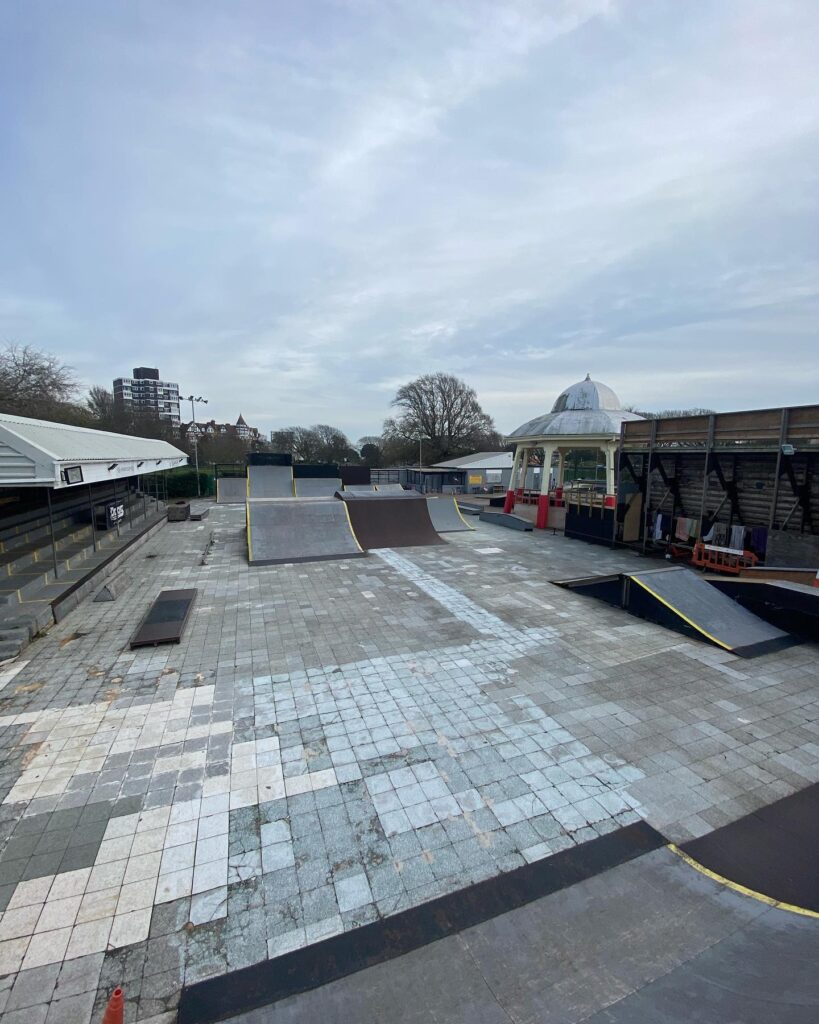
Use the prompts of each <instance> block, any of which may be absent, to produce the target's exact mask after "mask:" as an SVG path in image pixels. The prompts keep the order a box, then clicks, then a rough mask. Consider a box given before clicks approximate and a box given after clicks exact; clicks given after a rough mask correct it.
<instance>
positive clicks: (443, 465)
mask: <svg viewBox="0 0 819 1024" xmlns="http://www.w3.org/2000/svg"><path fill="white" fill-rule="evenodd" d="M435 466H436V467H437V468H438V469H467V468H468V469H511V468H512V453H511V452H475V453H474V454H472V455H462V456H461V457H460V458H459V459H450V460H449V461H448V462H436V463H435Z"/></svg>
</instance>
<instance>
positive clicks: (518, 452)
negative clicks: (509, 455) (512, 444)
mask: <svg viewBox="0 0 819 1024" xmlns="http://www.w3.org/2000/svg"><path fill="white" fill-rule="evenodd" d="M523 451H524V449H523V448H522V447H521V446H520V445H518V446H517V447H516V448H515V458H514V459H513V461H512V475H511V476H510V477H509V489H508V490H507V492H506V501H504V503H503V511H504V512H511V511H512V510H513V509H514V507H515V490H516V489H517V486H518V476H519V473H520V462H521V458H522V456H523Z"/></svg>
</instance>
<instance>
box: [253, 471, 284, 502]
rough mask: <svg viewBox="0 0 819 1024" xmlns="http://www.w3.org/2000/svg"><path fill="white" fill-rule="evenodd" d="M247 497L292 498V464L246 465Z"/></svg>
mask: <svg viewBox="0 0 819 1024" xmlns="http://www.w3.org/2000/svg"><path fill="white" fill-rule="evenodd" d="M247 478H248V490H247V496H248V497H249V498H253V499H257V498H292V497H293V467H292V466H248V467H247Z"/></svg>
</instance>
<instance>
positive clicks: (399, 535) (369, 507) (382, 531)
mask: <svg viewBox="0 0 819 1024" xmlns="http://www.w3.org/2000/svg"><path fill="white" fill-rule="evenodd" d="M339 504H343V505H345V506H346V507H347V510H348V511H349V513H350V521H351V522H352V524H353V531H354V532H355V535H356V538H357V539H358V543H359V544H360V545H361V546H362V548H364V550H365V551H369V550H370V549H371V548H413V547H425V546H429V545H432V544H446V541H445V540H444V539H443V538H442V537H441V536H439V534H438V533H437V532H436V530H435V527H434V526H433V525H432V520H431V519H430V517H429V511H428V510H427V503H426V502H425V501H424V500H423V498H421V497H420V495H419V497H418V498H417V499H416V500H415V501H411V500H408V499H406V498H400V497H398V496H397V495H396V497H394V498H393V497H391V496H390V495H389V494H387V495H382V496H381V497H380V498H379V497H378V495H377V494H373V495H367V494H355V493H353V494H348V495H346V497H345V498H344V499H343V500H342V501H340V502H339Z"/></svg>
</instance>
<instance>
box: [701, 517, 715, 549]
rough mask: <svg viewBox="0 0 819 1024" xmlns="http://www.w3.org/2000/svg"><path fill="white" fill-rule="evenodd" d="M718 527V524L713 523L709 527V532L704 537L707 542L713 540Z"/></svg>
mask: <svg viewBox="0 0 819 1024" xmlns="http://www.w3.org/2000/svg"><path fill="white" fill-rule="evenodd" d="M703 527H705V522H703ZM716 529H717V524H716V523H711V525H710V526H709V527H708V532H707V533H704V534H703V536H702V539H703V540H704V541H705V543H706V544H710V543H711V542H712V541H713V539H714V534H715V533H716Z"/></svg>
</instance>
